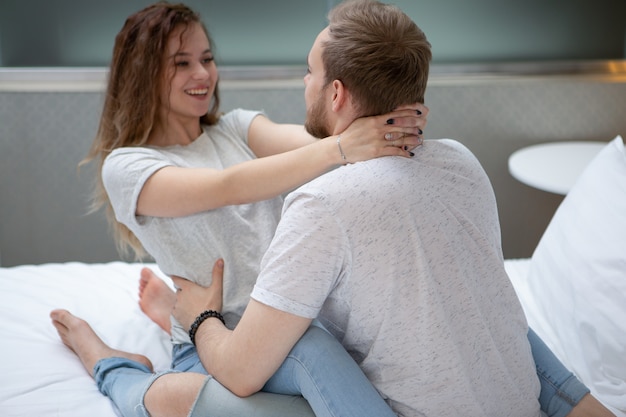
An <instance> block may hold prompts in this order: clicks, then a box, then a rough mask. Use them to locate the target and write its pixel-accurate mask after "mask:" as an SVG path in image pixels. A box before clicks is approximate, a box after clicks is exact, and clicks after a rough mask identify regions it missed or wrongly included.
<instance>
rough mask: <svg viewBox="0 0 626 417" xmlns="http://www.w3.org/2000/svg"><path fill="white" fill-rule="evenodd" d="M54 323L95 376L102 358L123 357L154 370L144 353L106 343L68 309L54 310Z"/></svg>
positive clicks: (52, 315) (88, 370)
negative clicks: (123, 349) (117, 347)
mask: <svg viewBox="0 0 626 417" xmlns="http://www.w3.org/2000/svg"><path fill="white" fill-rule="evenodd" d="M50 318H51V319H52V324H53V325H54V327H55V328H56V329H57V332H58V333H59V336H61V340H62V341H63V343H65V345H66V346H67V347H69V348H70V349H72V351H74V353H75V354H76V355H77V356H78V357H79V358H80V360H81V362H82V363H83V366H84V367H85V369H86V370H87V372H89V375H91V376H92V377H93V367H94V366H95V365H96V362H98V361H99V360H100V359H105V358H112V357H122V358H127V359H131V360H134V361H136V362H139V363H142V364H144V365H146V366H147V367H148V368H150V370H152V363H151V362H150V360H149V359H148V358H146V357H145V356H143V355H137V354H134V353H129V352H124V351H121V350H117V349H113V348H111V347H109V346H108V345H106V344H105V343H104V342H103V341H102V339H100V338H99V337H98V335H97V334H96V333H95V332H94V331H93V329H92V328H91V326H89V324H88V323H87V322H86V321H85V320H82V319H80V318H78V317H76V316H74V315H73V314H72V313H70V312H69V311H67V310H53V311H52V312H51V313H50Z"/></svg>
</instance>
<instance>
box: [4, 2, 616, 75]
mask: <svg viewBox="0 0 626 417" xmlns="http://www.w3.org/2000/svg"><path fill="white" fill-rule="evenodd" d="M151 2H152V1H150V0H102V1H96V0H0V65H2V66H7V67H21V66H33V67H46V66H70V67H72V66H78V67H80V66H97V67H102V66H107V65H108V62H109V56H110V53H111V49H112V46H113V39H114V37H115V34H116V33H117V31H118V30H119V29H120V28H121V26H122V24H123V23H124V19H125V18H126V16H127V15H129V14H131V13H132V12H134V11H136V10H138V9H140V8H142V7H144V6H146V5H148V4H150V3H151ZM336 3H337V1H336V0H188V1H187V4H189V5H190V6H191V7H193V8H195V9H196V10H198V11H199V12H200V13H201V15H202V17H203V19H204V21H205V22H206V23H207V26H208V27H209V30H210V32H211V33H212V36H213V38H214V40H215V42H216V44H217V56H218V59H219V63H220V64H222V65H292V64H297V65H299V64H304V62H305V57H306V54H307V52H308V50H309V47H310V45H311V43H312V41H313V39H314V37H315V35H316V34H317V33H318V32H319V31H320V30H321V29H322V28H323V27H324V26H325V24H326V20H325V19H326V13H327V10H328V8H329V7H332V6H333V5H334V4H336ZM393 3H394V4H396V5H398V6H399V7H400V8H402V9H403V10H404V11H405V12H407V14H409V15H410V16H411V17H412V18H413V20H415V22H417V24H418V25H419V26H420V27H421V28H422V29H423V30H424V31H425V32H426V34H427V36H428V38H429V40H430V41H431V43H432V45H433V53H434V58H433V60H434V63H451V62H453V63H459V62H495V61H534V60H579V59H623V58H624V57H625V49H626V48H625V37H626V36H625V35H626V1H624V0H595V1H587V0H526V1H519V0H518V1H513V0H397V1H395V2H393Z"/></svg>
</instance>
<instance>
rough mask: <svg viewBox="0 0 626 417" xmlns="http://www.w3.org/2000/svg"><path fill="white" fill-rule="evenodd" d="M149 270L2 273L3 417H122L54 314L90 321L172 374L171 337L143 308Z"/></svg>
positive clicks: (61, 268) (113, 341)
mask: <svg viewBox="0 0 626 417" xmlns="http://www.w3.org/2000/svg"><path fill="white" fill-rule="evenodd" d="M141 267H142V265H140V264H126V263H121V262H120V263H108V264H82V263H66V264H48V265H40V266H20V267H13V268H0V294H2V302H1V303H0V322H1V323H2V324H1V327H0V416H3V417H18V416H19V417H48V416H50V417H52V416H55V417H57V416H61V417H86V416H89V417H116V415H117V412H116V411H115V409H114V407H113V405H112V403H111V401H110V400H109V399H108V398H106V397H105V396H103V395H102V394H100V392H99V391H98V389H97V388H96V385H95V383H94V381H93V379H92V378H91V377H90V376H89V374H88V373H87V372H86V371H85V369H84V368H83V366H82V364H81V363H80V361H79V360H78V358H77V356H76V355H74V353H73V352H72V351H70V350H69V349H68V348H67V347H66V346H65V345H63V343H62V342H61V340H60V338H59V336H58V334H57V332H56V329H55V328H54V327H53V326H52V323H51V321H50V318H49V313H50V311H51V310H53V309H55V308H65V309H67V310H69V311H70V312H72V313H74V314H76V315H78V316H80V317H82V318H84V319H86V320H87V321H88V322H89V323H90V324H92V326H93V328H94V329H95V330H96V332H97V333H98V334H99V335H100V337H101V338H102V339H103V340H104V341H105V342H107V343H108V344H110V345H111V346H113V347H116V348H120V349H123V350H130V351H133V352H137V353H142V354H144V355H146V356H148V357H149V358H150V359H151V360H152V362H153V364H154V365H155V368H156V369H164V368H167V367H169V363H170V362H169V361H170V358H171V353H170V342H169V337H168V335H167V334H166V333H165V332H164V331H162V330H161V329H160V328H159V327H158V326H157V325H155V324H154V323H153V322H152V321H151V320H150V319H149V318H148V317H147V316H145V315H144V314H143V313H142V312H141V310H140V309H139V305H138V282H139V271H140V270H141Z"/></svg>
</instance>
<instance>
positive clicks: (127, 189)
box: [102, 148, 172, 226]
mask: <svg viewBox="0 0 626 417" xmlns="http://www.w3.org/2000/svg"><path fill="white" fill-rule="evenodd" d="M170 165H172V164H171V162H169V161H167V160H165V159H164V158H163V156H161V155H160V154H159V153H158V152H155V151H152V150H151V149H148V148H132V149H128V148H120V149H116V150H114V151H113V152H111V154H110V155H109V156H108V157H107V158H106V159H105V161H104V164H103V166H102V181H103V184H104V188H105V190H106V192H107V195H108V196H109V200H110V201H111V205H112V206H113V210H114V212H115V218H116V219H117V221H119V222H120V223H122V224H125V225H127V226H128V225H131V224H137V222H138V219H137V217H136V216H135V213H136V212H137V200H138V199H139V193H141V190H142V188H143V186H144V184H145V183H146V181H147V180H148V178H150V176H152V174H154V173H155V172H156V171H158V170H159V169H161V168H164V167H166V166H170Z"/></svg>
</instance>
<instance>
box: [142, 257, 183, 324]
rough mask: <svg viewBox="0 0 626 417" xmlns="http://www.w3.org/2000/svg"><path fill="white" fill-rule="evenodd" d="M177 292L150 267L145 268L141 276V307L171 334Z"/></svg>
mask: <svg viewBox="0 0 626 417" xmlns="http://www.w3.org/2000/svg"><path fill="white" fill-rule="evenodd" d="M175 304H176V294H175V293H174V291H172V290H171V289H170V287H168V286H167V284H166V283H165V282H163V280H161V278H159V277H158V276H157V275H156V274H155V273H154V272H153V271H152V270H151V269H150V268H143V269H142V270H141V276H140V278H139V307H141V311H143V312H144V313H145V315H146V316H148V317H150V319H152V321H153V322H155V323H156V324H158V325H159V327H161V328H162V329H163V330H165V331H166V332H167V333H168V334H171V328H172V324H171V323H170V314H171V313H172V310H173V309H174V305H175Z"/></svg>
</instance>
